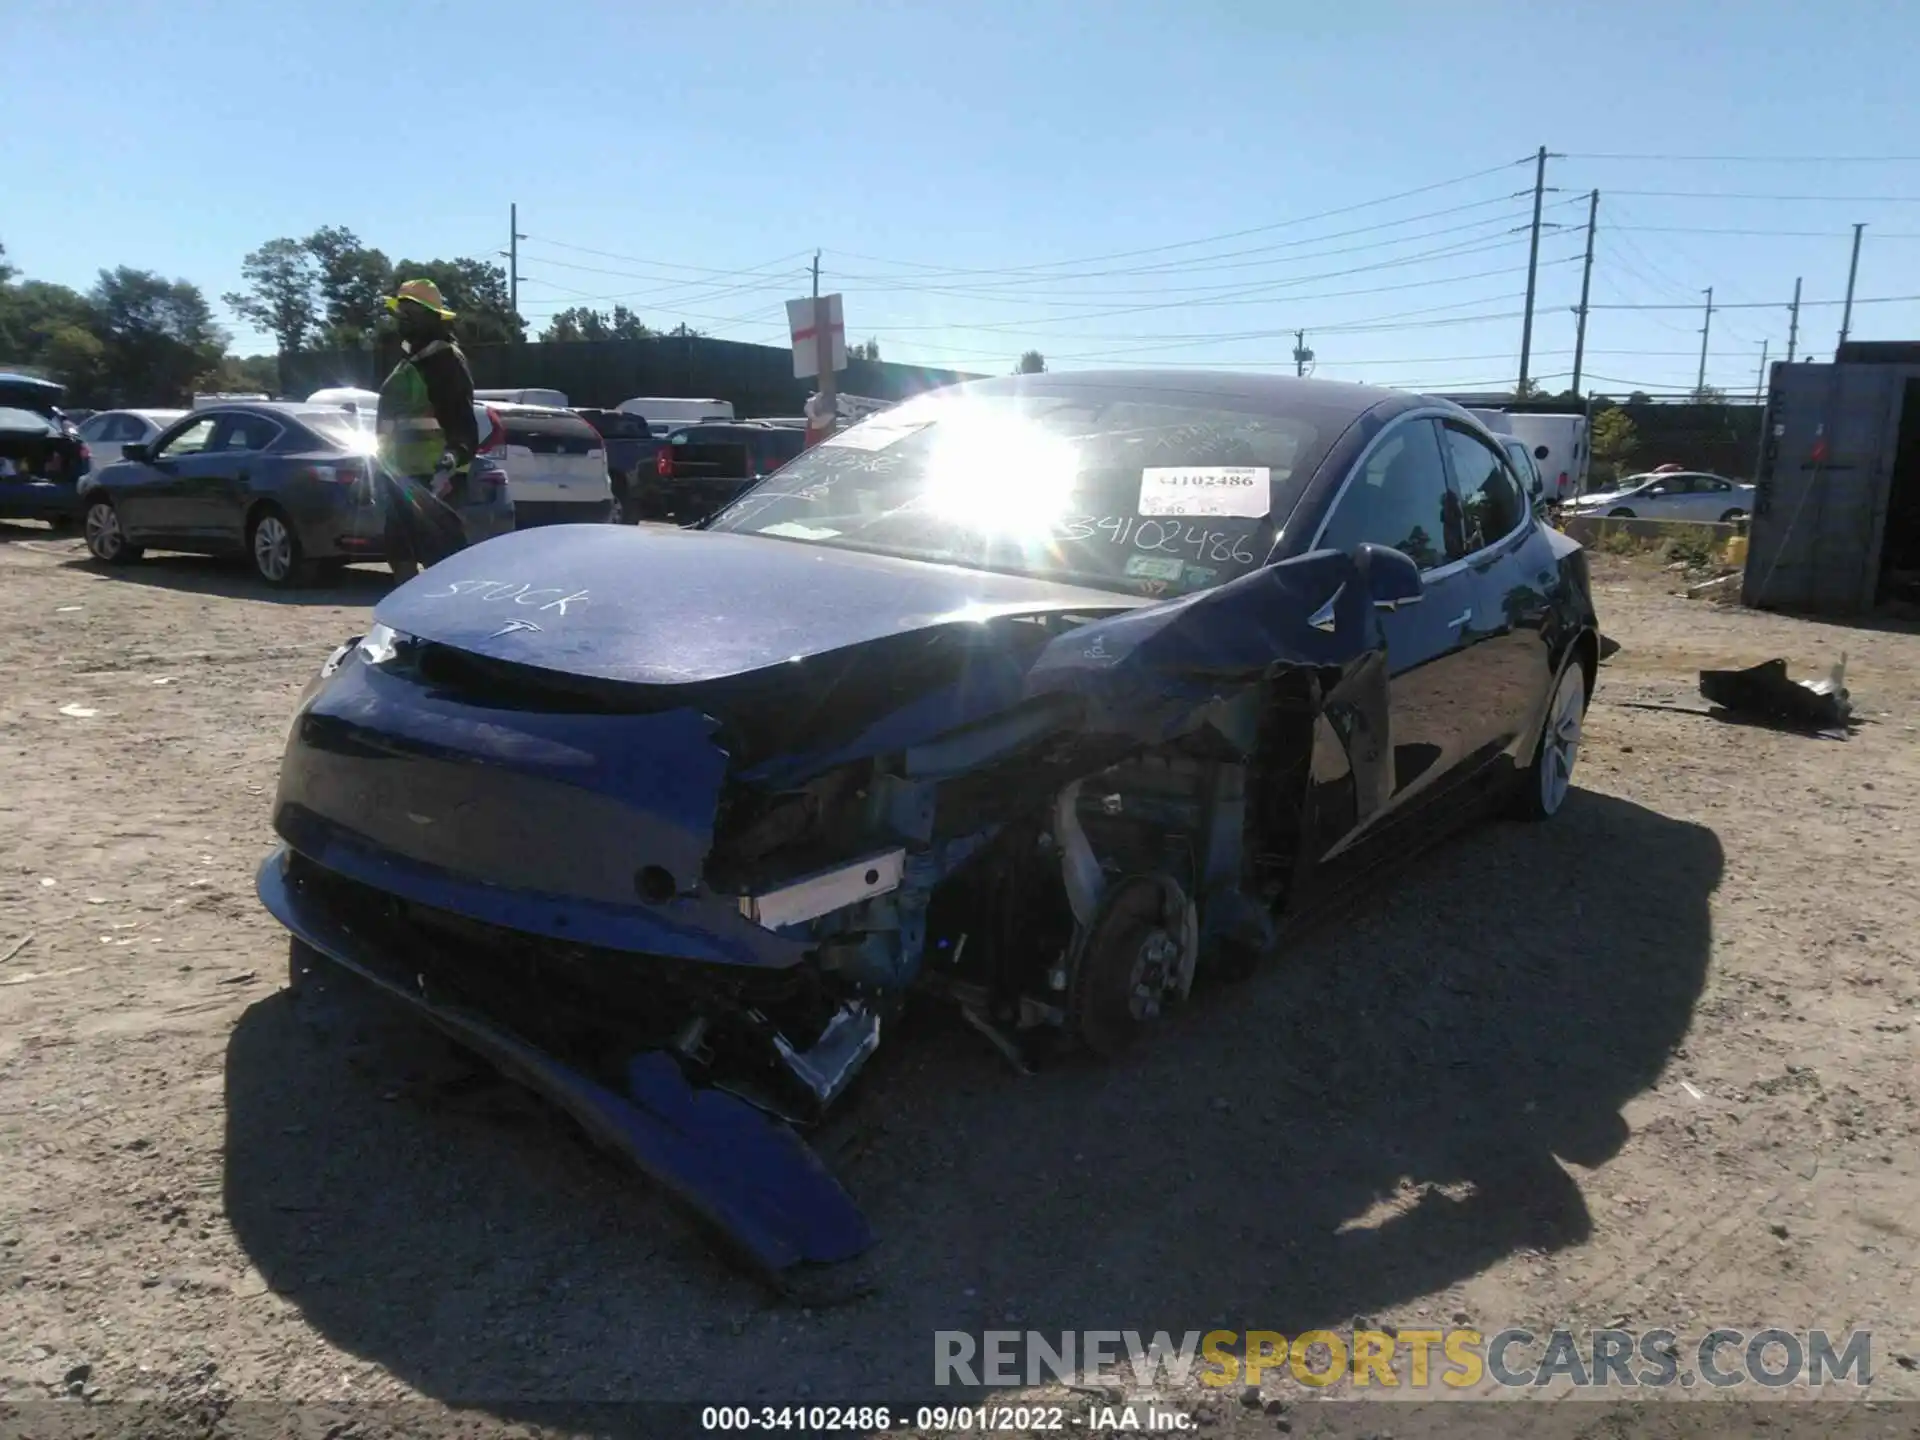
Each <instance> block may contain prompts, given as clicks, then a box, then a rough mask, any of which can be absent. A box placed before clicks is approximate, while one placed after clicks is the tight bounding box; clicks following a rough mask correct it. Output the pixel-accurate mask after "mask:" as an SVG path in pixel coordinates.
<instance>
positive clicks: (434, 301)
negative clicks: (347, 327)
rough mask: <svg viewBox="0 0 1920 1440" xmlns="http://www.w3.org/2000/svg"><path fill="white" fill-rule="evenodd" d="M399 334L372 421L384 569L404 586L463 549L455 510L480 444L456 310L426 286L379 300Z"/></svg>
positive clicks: (412, 284)
mask: <svg viewBox="0 0 1920 1440" xmlns="http://www.w3.org/2000/svg"><path fill="white" fill-rule="evenodd" d="M383 298H384V300H385V302H386V306H387V309H389V310H390V311H392V312H393V317H394V321H395V323H396V324H397V325H398V326H399V330H400V348H401V350H402V351H403V352H404V353H403V355H402V357H401V360H400V363H399V364H398V365H396V366H394V367H393V373H392V374H391V375H389V376H387V379H386V383H385V384H383V385H382V386H381V387H380V408H379V411H378V412H377V417H376V419H375V422H374V433H375V435H376V436H377V437H378V441H379V455H380V463H381V465H382V467H383V468H384V469H385V470H386V472H387V487H386V489H387V527H386V546H387V562H388V564H390V565H391V566H392V567H393V573H394V574H395V575H397V576H399V577H400V578H401V579H403V580H404V579H406V578H407V577H409V576H411V575H413V574H415V573H416V572H417V571H419V570H421V569H423V568H425V567H426V566H428V565H432V564H434V563H436V562H437V561H440V560H444V559H445V558H446V557H447V556H448V555H451V554H453V553H454V551H456V550H459V549H462V548H463V547H464V546H465V545H466V543H467V532H466V526H465V524H464V523H462V521H461V519H460V512H459V510H458V509H457V508H456V507H457V506H458V505H459V503H460V502H461V501H462V500H463V499H464V498H465V490H466V476H467V468H468V466H469V465H470V464H471V463H472V461H473V455H474V451H475V450H476V449H478V448H479V445H480V427H479V424H478V422H477V421H476V420H475V419H474V415H473V372H472V371H471V370H469V369H468V368H467V357H466V356H465V355H463V354H461V353H460V347H459V346H458V345H457V344H455V343H454V338H453V318H454V316H453V311H451V310H449V309H448V308H447V307H446V305H445V304H444V303H443V302H442V301H441V299H440V287H439V286H438V285H436V284H434V283H433V281H431V280H409V281H407V283H406V284H404V285H402V286H401V287H400V288H399V291H398V293H396V294H393V295H388V296H385V297H383Z"/></svg>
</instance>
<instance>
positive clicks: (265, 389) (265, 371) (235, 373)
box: [213, 355, 280, 395]
mask: <svg viewBox="0 0 1920 1440" xmlns="http://www.w3.org/2000/svg"><path fill="white" fill-rule="evenodd" d="M213 387H214V388H215V389H216V390H221V391H225V392H226V393H228V394H240V395H252V394H266V395H278V394H279V393H280V357H279V356H277V355H223V356H221V357H220V364H219V367H218V369H217V371H216V373H215V375H214V379H213Z"/></svg>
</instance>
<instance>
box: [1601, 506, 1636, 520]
mask: <svg viewBox="0 0 1920 1440" xmlns="http://www.w3.org/2000/svg"><path fill="white" fill-rule="evenodd" d="M1607 518H1608V519H1609V520H1632V519H1634V518H1635V516H1634V513H1633V512H1632V511H1631V510H1629V509H1627V508H1626V506H1624V505H1623V506H1621V507H1620V508H1619V509H1618V510H1609V511H1607Z"/></svg>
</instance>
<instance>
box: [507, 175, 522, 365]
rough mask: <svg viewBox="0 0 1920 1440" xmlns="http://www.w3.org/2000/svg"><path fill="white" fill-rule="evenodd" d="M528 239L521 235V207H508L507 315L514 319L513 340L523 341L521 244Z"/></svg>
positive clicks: (513, 205) (514, 205)
mask: <svg viewBox="0 0 1920 1440" xmlns="http://www.w3.org/2000/svg"><path fill="white" fill-rule="evenodd" d="M526 238H527V237H526V236H524V235H522V234H521V233H520V207H519V205H518V204H512V205H509V206H507V250H506V256H507V313H508V314H509V315H511V316H512V317H513V319H514V330H513V338H514V339H515V340H519V339H522V338H523V337H522V335H521V333H520V326H519V321H520V242H521V241H522V240H524V239H526Z"/></svg>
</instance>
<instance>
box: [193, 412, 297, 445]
mask: <svg viewBox="0 0 1920 1440" xmlns="http://www.w3.org/2000/svg"><path fill="white" fill-rule="evenodd" d="M279 435H280V427H279V426H278V425H276V424H275V423H274V422H273V421H271V420H269V419H268V418H267V417H266V416H264V415H228V416H226V417H225V418H224V419H222V420H221V422H220V425H219V427H218V428H217V429H216V430H215V431H214V436H213V439H212V441H211V442H210V443H209V445H208V447H207V448H208V449H210V450H264V449H266V448H267V447H268V446H269V445H271V444H273V442H274V441H275V440H276V439H277V438H278V437H279Z"/></svg>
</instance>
